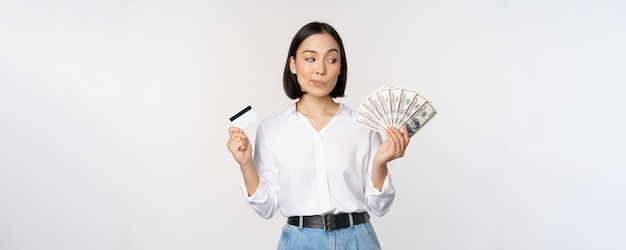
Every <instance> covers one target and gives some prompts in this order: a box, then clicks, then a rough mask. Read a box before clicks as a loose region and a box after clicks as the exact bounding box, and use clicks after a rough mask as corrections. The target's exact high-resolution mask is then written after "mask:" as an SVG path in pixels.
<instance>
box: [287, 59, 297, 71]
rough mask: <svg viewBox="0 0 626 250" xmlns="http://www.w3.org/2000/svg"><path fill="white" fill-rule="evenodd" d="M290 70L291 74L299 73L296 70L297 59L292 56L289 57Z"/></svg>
mask: <svg viewBox="0 0 626 250" xmlns="http://www.w3.org/2000/svg"><path fill="white" fill-rule="evenodd" d="M289 70H290V71H291V74H298V71H297V70H296V59H295V58H293V56H292V57H289Z"/></svg>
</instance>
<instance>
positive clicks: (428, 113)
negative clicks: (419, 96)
mask: <svg viewBox="0 0 626 250" xmlns="http://www.w3.org/2000/svg"><path fill="white" fill-rule="evenodd" d="M436 113H437V111H435V109H434V108H433V106H432V105H431V104H430V102H426V103H424V104H423V105H422V107H421V108H420V109H419V110H417V111H416V112H415V113H413V114H412V115H411V116H410V117H409V118H408V119H407V121H406V122H405V123H404V124H405V125H406V127H407V130H408V131H409V136H413V135H414V134H415V133H417V131H419V130H420V129H421V128H423V127H424V125H426V123H428V121H429V120H430V119H431V118H432V117H433V116H434V115H435V114H436Z"/></svg>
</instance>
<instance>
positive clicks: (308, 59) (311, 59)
mask: <svg viewBox="0 0 626 250" xmlns="http://www.w3.org/2000/svg"><path fill="white" fill-rule="evenodd" d="M304 60H305V61H307V62H315V58H311V57H309V58H305V59H304Z"/></svg>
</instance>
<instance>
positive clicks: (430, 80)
mask: <svg viewBox="0 0 626 250" xmlns="http://www.w3.org/2000/svg"><path fill="white" fill-rule="evenodd" d="M310 21H324V22H328V23H330V24H331V25H333V26H334V27H335V28H336V29H337V30H338V31H339V33H340V34H341V36H342V38H343V39H344V43H345V46H346V52H347V55H348V63H349V77H348V86H347V93H346V94H347V97H346V98H343V99H340V100H339V101H341V102H343V103H345V104H347V105H349V106H351V107H352V108H354V109H356V108H358V105H359V104H360V102H361V101H362V100H364V98H365V97H367V95H369V94H370V93H371V92H373V91H374V90H376V89H378V88H380V87H382V86H388V85H401V86H409V87H411V88H413V89H417V90H420V91H421V92H422V94H423V95H424V96H426V97H427V98H429V99H431V100H432V101H433V104H434V106H435V108H436V109H437V111H438V112H439V113H438V114H437V115H436V116H435V117H434V118H433V120H431V122H430V123H429V124H428V125H427V126H425V127H424V129H423V130H421V131H420V132H419V133H418V134H417V135H415V136H414V137H413V138H412V141H411V144H410V145H409V147H408V149H407V155H406V156H405V158H402V159H400V160H396V161H394V162H392V164H391V166H390V168H391V170H390V171H391V174H392V176H393V179H394V183H395V185H396V190H397V196H396V200H395V203H394V206H393V207H392V210H391V211H390V212H389V214H387V215H385V216H383V217H380V218H378V217H375V218H373V220H372V223H373V224H374V227H375V228H376V230H377V232H378V236H379V239H380V241H381V243H382V245H383V247H384V248H385V249H433V250H435V249H480V250H485V249H507V250H508V249H533V250H538V249H568V250H575V249H626V237H624V235H626V226H625V225H626V213H625V212H624V211H626V168H625V166H626V160H625V159H624V157H625V156H624V154H625V148H626V147H625V145H624V144H625V143H624V140H625V139H626V136H625V132H624V126H625V125H626V122H625V120H624V117H623V112H624V111H623V109H624V104H623V102H622V101H623V96H624V92H625V90H626V87H624V85H625V84H626V74H625V73H624V72H625V70H624V69H625V68H626V46H625V45H624V44H625V40H626V3H625V2H624V1H497V0H493V1H480V0H475V1H462V0H456V1H455V0H444V1H436V2H435V1H371V3H364V2H363V1H343V2H338V1H307V2H306V3H305V2H302V3H300V2H298V1H199V0H198V1H174V0H163V1H120V0H118V1H4V0H2V1H0V83H1V84H0V119H2V120H1V122H0V249H5V250H18V249H29V250H30V249H33V250H34V249H93V250H97V249H150V250H153V249H275V247H276V244H277V242H278V237H279V233H280V228H281V227H282V225H283V224H284V223H285V219H284V218H283V217H282V216H280V215H277V216H275V217H274V218H272V219H270V220H264V219H262V218H260V217H258V216H257V215H256V214H255V213H254V212H253V211H252V210H251V209H250V208H249V207H248V205H247V204H246V203H245V201H244V198H243V195H242V194H241V191H240V189H239V188H240V184H241V176H240V173H239V170H238V167H237V165H236V163H235V161H234V160H233V159H232V157H231V156H230V154H229V153H228V151H227V150H226V146H225V145H226V141H227V137H228V136H227V127H228V126H229V123H228V120H227V118H228V117H229V116H230V115H232V114H233V113H235V112H236V111H238V110H239V109H241V108H243V107H244V106H246V105H248V104H250V105H252V106H253V107H254V109H255V110H256V112H257V114H259V116H261V117H266V116H269V115H272V114H274V113H276V112H278V111H280V110H282V109H283V108H284V107H285V106H287V105H289V104H290V103H291V102H292V100H289V99H288V98H287V97H286V96H285V95H284V93H283V90H282V85H281V84H282V82H281V81H282V70H283V67H284V61H285V57H286V54H287V49H288V46H289V43H290V41H291V38H292V37H293V35H294V34H295V33H296V31H297V30H298V29H299V28H300V27H301V26H302V25H304V24H306V23H308V22H310ZM257 124H258V123H254V124H253V125H252V126H250V127H248V128H247V129H246V131H247V132H248V134H249V136H251V137H254V133H255V129H256V125H257Z"/></svg>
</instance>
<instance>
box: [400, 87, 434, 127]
mask: <svg viewBox="0 0 626 250" xmlns="http://www.w3.org/2000/svg"><path fill="white" fill-rule="evenodd" d="M404 93H405V98H404V100H403V103H404V107H403V110H400V111H399V114H400V119H399V120H398V123H397V124H396V125H398V127H401V126H403V125H404V124H406V122H407V121H408V120H409V118H411V116H412V115H413V114H414V113H415V112H416V111H417V110H419V109H420V108H421V107H422V105H424V103H426V102H427V100H426V98H424V97H422V96H421V95H420V93H419V92H417V91H414V90H408V89H407V90H404Z"/></svg>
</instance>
